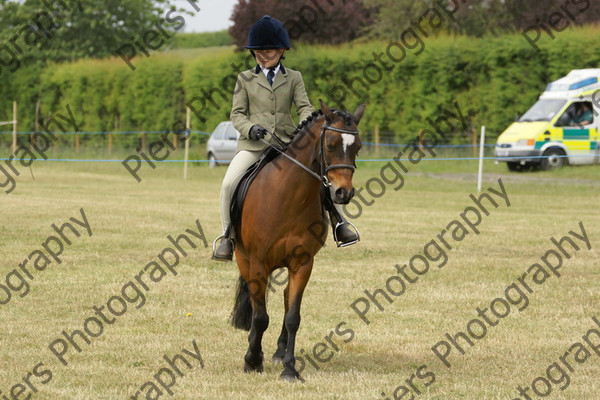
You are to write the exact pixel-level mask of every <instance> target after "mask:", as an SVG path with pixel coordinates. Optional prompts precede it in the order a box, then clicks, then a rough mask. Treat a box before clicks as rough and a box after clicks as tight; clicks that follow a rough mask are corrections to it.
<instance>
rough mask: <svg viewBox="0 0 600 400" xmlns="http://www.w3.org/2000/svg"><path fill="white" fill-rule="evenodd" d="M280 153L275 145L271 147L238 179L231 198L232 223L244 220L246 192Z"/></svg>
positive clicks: (237, 223) (236, 223) (235, 223)
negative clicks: (243, 211)
mask: <svg viewBox="0 0 600 400" xmlns="http://www.w3.org/2000/svg"><path fill="white" fill-rule="evenodd" d="M278 155H279V151H277V149H275V148H273V147H269V148H268V149H267V150H265V152H264V153H263V154H262V155H261V156H260V158H259V159H258V161H257V162H256V163H254V164H252V165H251V166H250V168H248V169H247V170H246V172H244V175H242V177H241V178H240V180H239V181H238V183H237V185H236V188H235V191H234V192H233V198H232V200H231V208H230V213H231V225H232V226H237V225H239V223H240V222H241V220H242V210H243V208H244V200H245V199H246V194H248V189H249V188H250V185H251V184H252V182H254V179H256V177H257V176H258V174H259V172H260V171H262V169H263V168H264V167H265V165H267V164H268V163H270V162H271V161H273V160H274V159H275V158H276V157H277V156H278Z"/></svg>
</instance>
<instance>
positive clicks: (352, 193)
mask: <svg viewBox="0 0 600 400" xmlns="http://www.w3.org/2000/svg"><path fill="white" fill-rule="evenodd" d="M353 197H354V188H352V190H351V191H350V194H349V195H348V201H350V200H352V198H353Z"/></svg>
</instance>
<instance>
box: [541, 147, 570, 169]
mask: <svg viewBox="0 0 600 400" xmlns="http://www.w3.org/2000/svg"><path fill="white" fill-rule="evenodd" d="M543 156H544V158H542V162H541V167H542V169H543V170H544V171H548V170H550V169H559V168H561V167H562V166H563V165H565V162H566V160H565V157H564V156H565V152H564V151H562V149H559V148H556V147H555V148H551V149H548V150H546V151H545V152H544V154H543Z"/></svg>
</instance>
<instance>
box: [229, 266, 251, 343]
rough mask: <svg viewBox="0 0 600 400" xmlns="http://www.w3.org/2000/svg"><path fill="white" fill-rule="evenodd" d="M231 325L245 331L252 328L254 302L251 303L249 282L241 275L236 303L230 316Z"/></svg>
mask: <svg viewBox="0 0 600 400" xmlns="http://www.w3.org/2000/svg"><path fill="white" fill-rule="evenodd" d="M230 322H231V325H233V326H234V327H236V328H238V329H243V330H245V331H249V330H250V326H251V324H252V304H251V303H250V291H249V290H248V284H247V283H246V281H245V280H244V278H243V277H242V276H241V275H240V277H239V279H238V285H237V293H236V295H235V304H234V305H233V311H232V312H231V317H230Z"/></svg>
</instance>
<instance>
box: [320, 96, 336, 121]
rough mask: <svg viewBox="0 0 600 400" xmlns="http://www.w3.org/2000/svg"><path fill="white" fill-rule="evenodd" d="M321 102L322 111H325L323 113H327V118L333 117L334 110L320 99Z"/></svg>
mask: <svg viewBox="0 0 600 400" xmlns="http://www.w3.org/2000/svg"><path fill="white" fill-rule="evenodd" d="M319 103H321V111H323V115H325V117H326V118H327V119H332V118H333V111H331V109H330V108H329V107H328V106H327V104H325V102H324V101H323V100H321V99H319Z"/></svg>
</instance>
